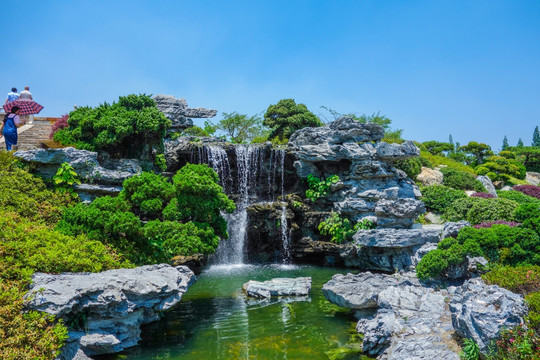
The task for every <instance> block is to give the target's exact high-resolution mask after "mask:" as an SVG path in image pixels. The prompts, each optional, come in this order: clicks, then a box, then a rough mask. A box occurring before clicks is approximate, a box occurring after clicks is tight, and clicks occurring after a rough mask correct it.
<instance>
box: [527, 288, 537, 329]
mask: <svg viewBox="0 0 540 360" xmlns="http://www.w3.org/2000/svg"><path fill="white" fill-rule="evenodd" d="M525 302H526V303H527V305H528V306H529V315H528V317H527V323H528V325H529V327H530V328H531V329H533V330H534V331H536V332H540V291H537V292H534V293H531V294H528V295H526V296H525Z"/></svg>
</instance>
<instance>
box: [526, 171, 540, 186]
mask: <svg viewBox="0 0 540 360" xmlns="http://www.w3.org/2000/svg"><path fill="white" fill-rule="evenodd" d="M525 181H526V182H528V183H529V184H531V185H534V186H538V185H539V184H540V173H537V172H532V171H527V172H526V173H525Z"/></svg>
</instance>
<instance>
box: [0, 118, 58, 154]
mask: <svg viewBox="0 0 540 360" xmlns="http://www.w3.org/2000/svg"><path fill="white" fill-rule="evenodd" d="M51 127H52V123H51V122H50V121H48V120H35V121H34V123H33V124H27V125H23V126H21V127H20V128H19V129H18V134H19V141H18V142H19V144H18V146H19V147H18V150H30V149H34V148H39V147H41V146H40V145H41V143H42V142H43V141H45V140H48V139H49V134H50V132H51ZM0 147H2V148H5V145H4V137H3V136H2V137H0Z"/></svg>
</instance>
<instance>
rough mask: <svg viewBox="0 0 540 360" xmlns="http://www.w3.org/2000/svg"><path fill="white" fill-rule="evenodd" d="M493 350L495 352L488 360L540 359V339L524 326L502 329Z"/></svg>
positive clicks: (533, 331)
mask: <svg viewBox="0 0 540 360" xmlns="http://www.w3.org/2000/svg"><path fill="white" fill-rule="evenodd" d="M493 348H494V349H495V352H494V353H493V354H490V355H489V360H537V359H540V337H539V336H538V334H537V333H535V330H534V329H527V328H525V327H524V325H518V326H516V327H514V328H513V329H503V330H502V331H501V335H500V337H499V339H498V340H497V341H496V342H495V346H494V347H493Z"/></svg>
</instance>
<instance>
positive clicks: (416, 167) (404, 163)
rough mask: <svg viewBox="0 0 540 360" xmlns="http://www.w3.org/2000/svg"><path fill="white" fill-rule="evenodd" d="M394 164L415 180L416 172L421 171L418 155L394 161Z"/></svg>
mask: <svg viewBox="0 0 540 360" xmlns="http://www.w3.org/2000/svg"><path fill="white" fill-rule="evenodd" d="M394 166H395V167H396V168H398V169H400V170H403V171H405V173H406V174H407V176H408V177H410V178H411V179H413V180H415V179H416V177H417V176H418V174H420V172H421V171H422V161H420V158H418V157H414V158H410V159H407V160H399V161H396V163H395V164H394Z"/></svg>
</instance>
